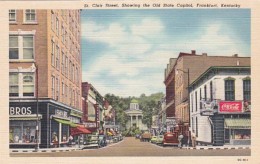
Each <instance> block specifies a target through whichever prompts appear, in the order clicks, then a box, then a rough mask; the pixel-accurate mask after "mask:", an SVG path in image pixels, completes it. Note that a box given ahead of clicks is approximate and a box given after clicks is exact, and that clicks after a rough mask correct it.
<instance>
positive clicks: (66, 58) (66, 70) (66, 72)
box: [65, 56, 68, 77]
mask: <svg viewBox="0 0 260 164" xmlns="http://www.w3.org/2000/svg"><path fill="white" fill-rule="evenodd" d="M65 76H66V77H68V57H67V56H65Z"/></svg>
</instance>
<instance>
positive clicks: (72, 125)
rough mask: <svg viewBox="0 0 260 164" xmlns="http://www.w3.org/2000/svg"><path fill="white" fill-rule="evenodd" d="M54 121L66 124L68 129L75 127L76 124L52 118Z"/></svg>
mask: <svg viewBox="0 0 260 164" xmlns="http://www.w3.org/2000/svg"><path fill="white" fill-rule="evenodd" d="M54 120H55V121H57V122H59V123H62V124H66V125H69V126H70V127H73V128H74V127H77V124H75V123H73V122H71V121H68V120H62V119H58V118H54Z"/></svg>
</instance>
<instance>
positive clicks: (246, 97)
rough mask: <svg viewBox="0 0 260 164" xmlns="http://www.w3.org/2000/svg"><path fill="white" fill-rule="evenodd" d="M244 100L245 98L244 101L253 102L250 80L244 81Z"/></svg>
mask: <svg viewBox="0 0 260 164" xmlns="http://www.w3.org/2000/svg"><path fill="white" fill-rule="evenodd" d="M243 98H244V101H250V100H251V80H250V79H246V80H243Z"/></svg>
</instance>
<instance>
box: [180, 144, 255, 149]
mask: <svg viewBox="0 0 260 164" xmlns="http://www.w3.org/2000/svg"><path fill="white" fill-rule="evenodd" d="M182 148H183V149H196V150H220V149H222V150H223V149H226V150H228V149H251V145H224V146H212V145H209V146H198V145H197V146H196V148H193V147H185V146H184V147H182Z"/></svg>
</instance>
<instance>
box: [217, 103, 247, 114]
mask: <svg viewBox="0 0 260 164" xmlns="http://www.w3.org/2000/svg"><path fill="white" fill-rule="evenodd" d="M242 110H243V106H242V101H220V102H219V112H220V113H241V112H242Z"/></svg>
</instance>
